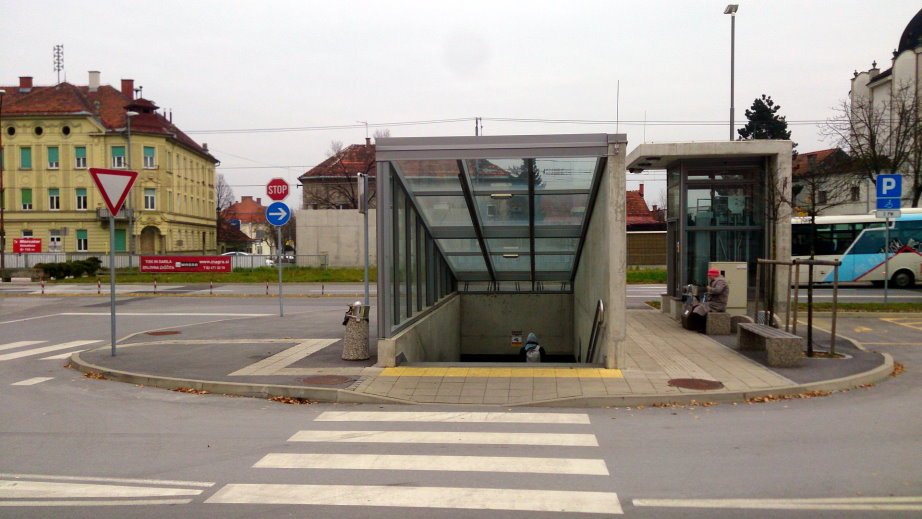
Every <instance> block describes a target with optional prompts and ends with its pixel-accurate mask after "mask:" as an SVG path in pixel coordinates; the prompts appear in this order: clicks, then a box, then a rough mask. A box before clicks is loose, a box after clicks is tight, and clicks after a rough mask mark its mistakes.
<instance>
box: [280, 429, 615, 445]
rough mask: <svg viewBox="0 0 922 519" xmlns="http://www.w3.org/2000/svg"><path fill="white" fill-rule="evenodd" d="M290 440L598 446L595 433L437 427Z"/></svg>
mask: <svg viewBox="0 0 922 519" xmlns="http://www.w3.org/2000/svg"><path fill="white" fill-rule="evenodd" d="M288 441H290V442H334V443H336V442H341V443H411V444H412V443H447V444H462V445H552V446H559V447H598V446H599V442H598V440H596V437H595V435H594V434H569V433H567V434H557V433H521V432H516V433H515V434H510V433H491V432H439V431H432V432H428V431H298V432H297V433H295V434H294V436H292V437H291V438H289V439H288Z"/></svg>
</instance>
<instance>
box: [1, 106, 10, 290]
mask: <svg viewBox="0 0 922 519" xmlns="http://www.w3.org/2000/svg"><path fill="white" fill-rule="evenodd" d="M5 94H6V90H3V89H0V119H2V117H3V96H4V95H5ZM5 161H6V156H4V153H3V132H2V131H0V281H7V279H8V278H7V276H6V227H5V225H4V222H3V212H4V210H5V209H6V191H5V190H4V189H3V163H4V162H5Z"/></svg>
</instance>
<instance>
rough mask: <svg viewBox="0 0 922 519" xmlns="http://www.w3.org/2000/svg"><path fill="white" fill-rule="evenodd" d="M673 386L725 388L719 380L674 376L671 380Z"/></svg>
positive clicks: (702, 388) (670, 383) (684, 387)
mask: <svg viewBox="0 0 922 519" xmlns="http://www.w3.org/2000/svg"><path fill="white" fill-rule="evenodd" d="M669 385H670V386H672V387H681V388H683V389H701V390H705V389H723V387H724V385H723V382H718V381H717V380H704V379H703V378H674V379H672V380H670V381H669Z"/></svg>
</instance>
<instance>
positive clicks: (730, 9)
mask: <svg viewBox="0 0 922 519" xmlns="http://www.w3.org/2000/svg"><path fill="white" fill-rule="evenodd" d="M739 7H740V6H739V5H738V4H729V5H727V8H726V9H724V14H729V15H730V140H731V141H733V140H736V138H735V137H734V136H733V87H734V85H733V76H734V70H733V69H734V66H735V64H736V63H735V62H734V59H733V58H734V55H735V51H736V10H737V9H739Z"/></svg>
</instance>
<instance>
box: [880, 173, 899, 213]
mask: <svg viewBox="0 0 922 519" xmlns="http://www.w3.org/2000/svg"><path fill="white" fill-rule="evenodd" d="M902 196H903V176H902V175H877V208H878V209H899V208H900V205H901V203H900V198H901V197H902Z"/></svg>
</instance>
